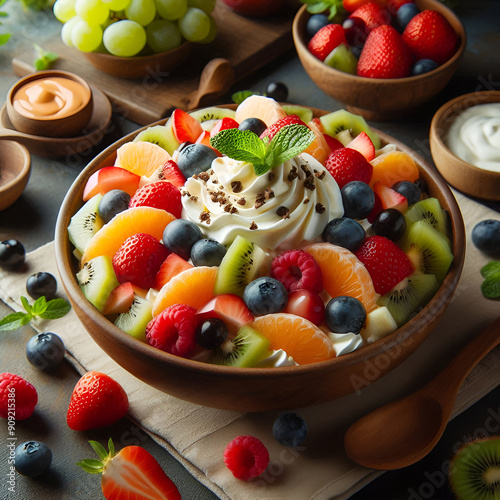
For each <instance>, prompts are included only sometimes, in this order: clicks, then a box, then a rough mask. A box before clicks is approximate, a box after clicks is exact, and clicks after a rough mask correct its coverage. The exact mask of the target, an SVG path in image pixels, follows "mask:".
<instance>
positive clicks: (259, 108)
mask: <svg viewBox="0 0 500 500" xmlns="http://www.w3.org/2000/svg"><path fill="white" fill-rule="evenodd" d="M285 116H286V111H285V110H284V109H283V108H282V107H281V106H280V105H279V104H278V103H277V102H276V101H275V100H274V99H270V98H269V97H264V96H260V95H252V96H250V97H247V98H246V99H245V100H244V101H243V102H242V103H241V104H240V105H239V106H238V107H237V108H236V114H235V116H234V119H235V120H236V121H237V122H238V123H241V122H242V121H243V120H246V119H247V118H260V119H261V120H262V121H263V122H264V123H265V124H266V125H267V126H268V127H269V126H270V125H272V124H273V123H274V122H275V121H277V120H279V119H280V118H284V117H285Z"/></svg>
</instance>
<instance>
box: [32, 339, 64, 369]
mask: <svg viewBox="0 0 500 500" xmlns="http://www.w3.org/2000/svg"><path fill="white" fill-rule="evenodd" d="M64 352H65V348H64V343H63V341H62V340H61V338H60V337H58V336H57V335H56V334H55V333H52V332H44V333H39V334H37V335H35V336H34V337H31V338H30V339H29V340H28V343H27V344H26V357H27V358H28V361H29V362H30V363H31V364H32V365H34V366H36V367H37V368H39V369H40V370H51V369H52V368H55V367H56V366H59V365H60V364H61V363H62V360H63V359H64Z"/></svg>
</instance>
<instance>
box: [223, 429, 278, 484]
mask: <svg viewBox="0 0 500 500" xmlns="http://www.w3.org/2000/svg"><path fill="white" fill-rule="evenodd" d="M224 463H225V464H226V467H227V468H228V469H229V470H230V471H231V472H232V473H233V476H234V477H235V478H237V479H243V480H244V481H248V480H249V479H252V478H254V477H257V476H260V475H261V474H262V473H263V472H264V471H265V470H266V467H267V464H268V463H269V452H268V451H267V448H266V447H265V446H264V445H263V443H262V441H260V440H259V439H257V438H256V437H253V436H238V437H236V438H234V439H233V440H232V441H231V442H230V443H229V444H228V445H227V446H226V449H225V450H224Z"/></svg>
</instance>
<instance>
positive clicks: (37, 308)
mask: <svg viewBox="0 0 500 500" xmlns="http://www.w3.org/2000/svg"><path fill="white" fill-rule="evenodd" d="M22 299H24V297H21V300H22ZM24 308H25V309H26V306H25V307H24ZM46 309H47V300H46V299H45V297H44V296H42V297H40V298H38V299H36V300H35V302H33V306H31V311H32V313H33V315H34V316H40V314H42V313H44V312H45V310H46Z"/></svg>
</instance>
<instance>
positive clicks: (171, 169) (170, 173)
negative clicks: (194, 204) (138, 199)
mask: <svg viewBox="0 0 500 500" xmlns="http://www.w3.org/2000/svg"><path fill="white" fill-rule="evenodd" d="M156 181H168V182H170V183H172V184H173V185H174V186H175V187H177V188H181V187H183V186H184V184H185V182H186V178H185V177H184V174H183V173H182V172H181V169H180V168H179V167H178V166H177V163H175V161H174V160H168V161H166V162H165V163H164V164H163V165H162V166H161V167H159V168H158V169H157V170H156V171H155V172H153V173H152V174H151V176H150V177H145V176H142V177H141V182H140V184H139V187H142V186H144V185H145V184H150V183H151V182H156ZM132 195H133V193H132ZM132 195H131V196H132Z"/></svg>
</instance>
